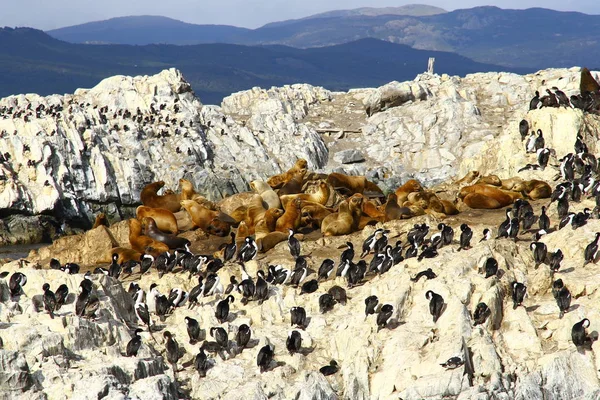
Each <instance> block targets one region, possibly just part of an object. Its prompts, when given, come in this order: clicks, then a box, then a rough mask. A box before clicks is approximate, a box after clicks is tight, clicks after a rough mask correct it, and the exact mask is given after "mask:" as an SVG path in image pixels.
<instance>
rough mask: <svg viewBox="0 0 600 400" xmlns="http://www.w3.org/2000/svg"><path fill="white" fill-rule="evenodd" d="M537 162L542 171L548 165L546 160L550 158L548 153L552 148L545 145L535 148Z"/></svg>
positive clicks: (550, 152)
mask: <svg viewBox="0 0 600 400" xmlns="http://www.w3.org/2000/svg"><path fill="white" fill-rule="evenodd" d="M536 153H537V162H538V165H539V167H540V169H541V170H542V171H543V170H545V169H546V167H547V166H548V161H549V160H550V155H551V154H552V150H551V149H548V148H546V147H544V148H541V149H538V150H537V152H536Z"/></svg>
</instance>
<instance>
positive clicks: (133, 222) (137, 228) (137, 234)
mask: <svg viewBox="0 0 600 400" xmlns="http://www.w3.org/2000/svg"><path fill="white" fill-rule="evenodd" d="M129 244H131V247H132V248H133V249H134V250H136V251H138V252H140V253H143V252H145V251H146V248H147V247H152V248H153V249H154V250H156V251H157V252H159V253H162V252H165V251H168V250H169V246H167V245H166V244H164V243H162V242H159V241H157V240H154V239H152V238H151V237H149V236H146V235H144V234H142V224H141V223H140V221H138V220H137V219H135V218H132V219H130V220H129Z"/></svg>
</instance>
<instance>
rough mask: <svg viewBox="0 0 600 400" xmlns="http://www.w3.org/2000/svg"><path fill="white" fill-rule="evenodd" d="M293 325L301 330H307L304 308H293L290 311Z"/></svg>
mask: <svg viewBox="0 0 600 400" xmlns="http://www.w3.org/2000/svg"><path fill="white" fill-rule="evenodd" d="M290 317H291V325H292V326H297V327H298V328H300V329H305V328H306V310H305V309H304V307H299V306H298V307H292V308H291V309H290Z"/></svg>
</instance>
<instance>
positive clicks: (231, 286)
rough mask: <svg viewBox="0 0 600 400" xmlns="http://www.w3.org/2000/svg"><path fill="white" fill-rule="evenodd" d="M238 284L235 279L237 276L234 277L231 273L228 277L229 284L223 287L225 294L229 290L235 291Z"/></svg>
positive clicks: (229, 291)
mask: <svg viewBox="0 0 600 400" xmlns="http://www.w3.org/2000/svg"><path fill="white" fill-rule="evenodd" d="M238 286H239V282H238V281H237V278H236V277H235V275H231V276H230V277H229V285H227V287H226V288H225V294H229V293H231V292H237V291H238Z"/></svg>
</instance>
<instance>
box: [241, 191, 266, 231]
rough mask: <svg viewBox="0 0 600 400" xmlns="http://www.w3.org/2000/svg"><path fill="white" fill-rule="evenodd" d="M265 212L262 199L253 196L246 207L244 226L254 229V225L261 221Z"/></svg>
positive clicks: (258, 196)
mask: <svg viewBox="0 0 600 400" xmlns="http://www.w3.org/2000/svg"><path fill="white" fill-rule="evenodd" d="M266 212H267V209H266V208H265V203H264V201H263V198H262V197H261V196H260V195H258V194H254V195H253V196H252V198H251V200H250V202H249V203H248V204H247V207H246V218H245V219H244V221H246V225H248V227H249V228H251V229H254V224H256V223H257V222H258V221H259V220H261V219H263V218H264V216H265V213H266Z"/></svg>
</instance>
